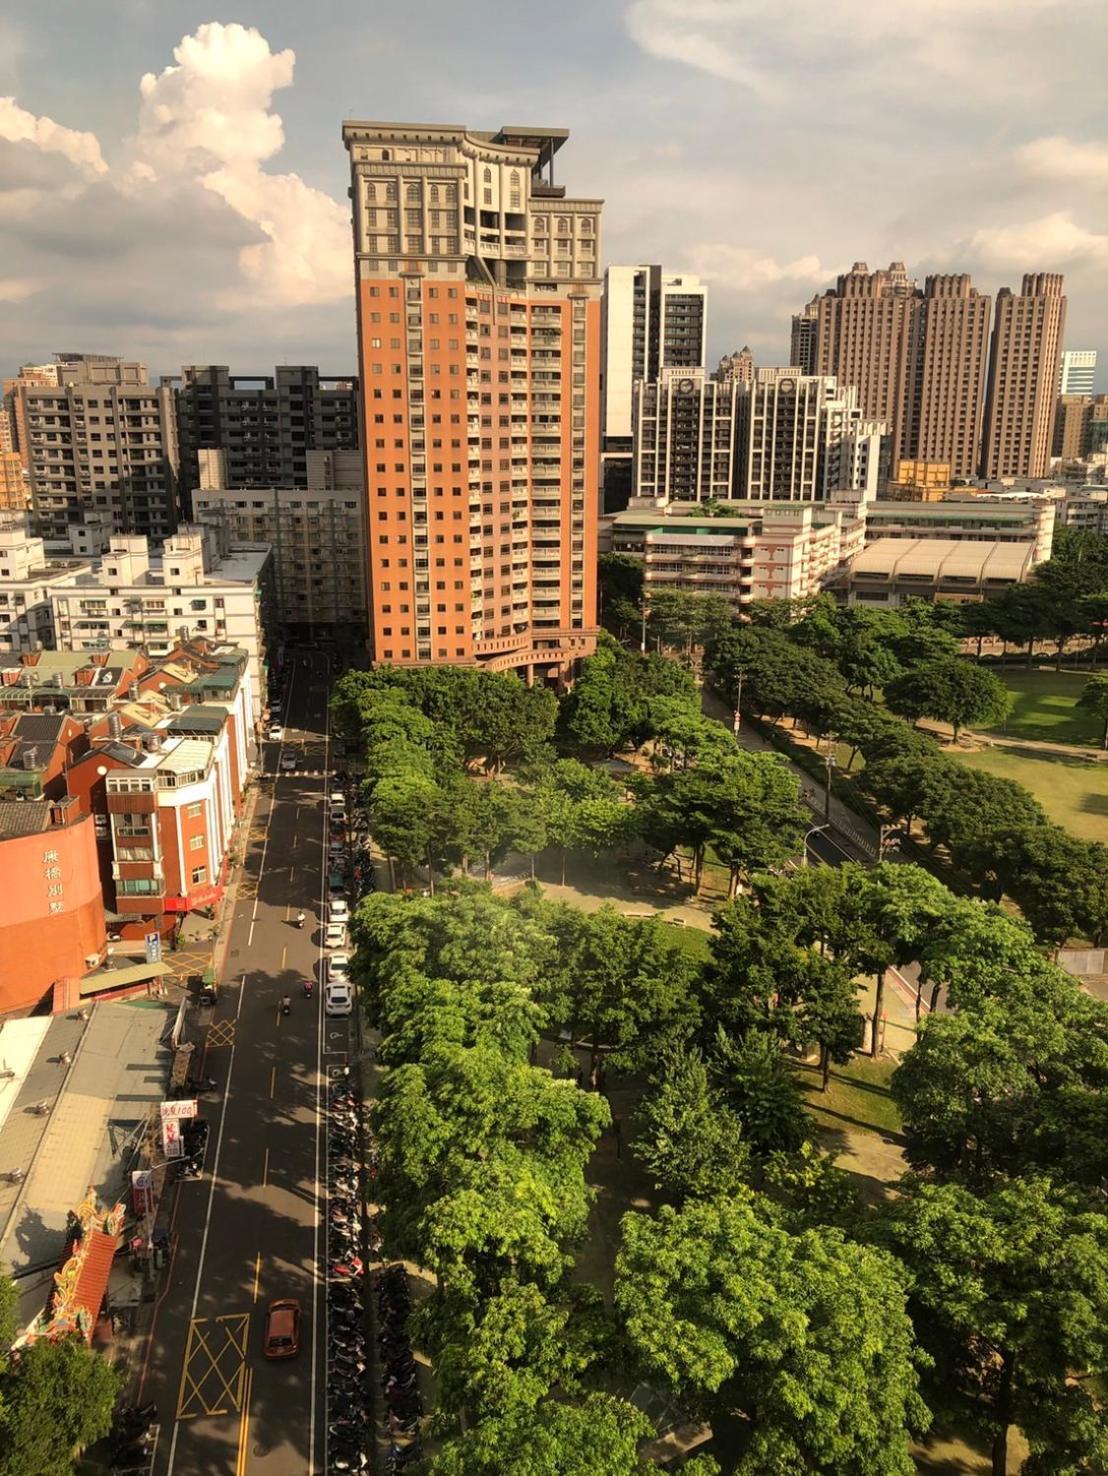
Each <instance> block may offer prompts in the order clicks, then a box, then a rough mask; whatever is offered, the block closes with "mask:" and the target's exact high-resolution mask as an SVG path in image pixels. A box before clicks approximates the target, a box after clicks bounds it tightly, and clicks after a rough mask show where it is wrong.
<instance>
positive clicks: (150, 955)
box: [146, 933, 162, 963]
mask: <svg viewBox="0 0 1108 1476" xmlns="http://www.w3.org/2000/svg"><path fill="white" fill-rule="evenodd" d="M161 961H162V935H161V934H160V933H147V934H146V962H147V963H161Z"/></svg>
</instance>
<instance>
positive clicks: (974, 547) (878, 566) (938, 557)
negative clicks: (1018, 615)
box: [850, 538, 1035, 583]
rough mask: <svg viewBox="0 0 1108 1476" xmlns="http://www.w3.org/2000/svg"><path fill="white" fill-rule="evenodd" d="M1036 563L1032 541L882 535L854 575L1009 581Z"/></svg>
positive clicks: (869, 547) (857, 564) (859, 558)
mask: <svg viewBox="0 0 1108 1476" xmlns="http://www.w3.org/2000/svg"><path fill="white" fill-rule="evenodd" d="M1034 567H1035V551H1034V547H1033V545H1032V544H1030V543H994V542H981V543H978V542H969V541H966V540H965V539H960V538H879V539H878V540H877V541H876V542H875V543H870V544H868V545H867V546H866V547H865V548H864V549H863V550H862V551H861V553H860V554H858V556H857V558H855V560H854V561H853V563H852V564H851V566H850V578H851V579H854V578H857V577H858V576H859V575H860V576H861V577H863V578H864V577H865V576H866V575H872V576H874V577H881V578H891V579H896V578H901V577H903V576H905V575H908V576H917V577H918V576H928V577H930V578H931V579H933V580H934V581H935V582H936V583H938V582H939V581H940V580H943V579H958V580H965V581H974V582H976V583H982V582H984V581H987V580H994V579H995V580H999V581H1002V582H1005V583H1009V582H1012V581H1016V580H1023V579H1026V578H1027V577H1028V576H1029V575H1030V573H1031V571H1032V569H1033V568H1034Z"/></svg>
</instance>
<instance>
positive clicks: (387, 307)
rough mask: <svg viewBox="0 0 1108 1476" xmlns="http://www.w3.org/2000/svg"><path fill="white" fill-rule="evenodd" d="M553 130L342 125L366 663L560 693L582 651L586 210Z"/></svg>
mask: <svg viewBox="0 0 1108 1476" xmlns="http://www.w3.org/2000/svg"><path fill="white" fill-rule="evenodd" d="M568 136H569V135H568V133H567V131H566V130H564V129H557V128H524V127H510V128H501V129H500V130H499V131H497V132H496V133H485V132H477V131H475V130H471V129H468V128H465V127H460V126H457V125H453V124H443V125H439V124H429V123H362V122H347V123H344V124H343V142H344V143H345V144H346V147H347V149H348V151H349V154H350V166H351V192H350V194H351V200H352V202H353V211H354V254H355V272H356V293H357V310H358V344H359V383H360V396H361V408H362V425H363V427H364V441H363V447H364V456H365V469H366V484H365V485H366V496H367V520H366V527H367V532H368V539H369V601H370V630H371V640H372V645H373V658H374V660H375V661H379V662H391V663H394V664H400V665H415V664H419V663H423V662H436V663H443V662H449V663H456V664H459V665H475V664H477V665H482V666H486V667H488V668H490V669H493V670H518V671H522V672H523V673H524V674H525V675H526V676H527V677H528V678H529V679H538V680H551V679H553V680H560V679H562V678H563V677H565V675H566V674H567V673H568V672H569V670H570V668H571V667H572V665H573V663H574V662H575V661H577V660H578V659H579V658H580V657H582V656H587V655H588V654H589V653H590V652H591V651H592V650H593V649H594V647H595V644H596V634H597V624H596V519H597V473H598V467H599V461H600V292H601V285H600V275H599V270H600V269H599V262H600V210H601V202H600V201H599V200H591V199H580V198H571V197H569V196H567V194H566V190H565V186H564V185H559V184H555V182H554V156H555V155H556V153H557V152H558V150H559V149H560V148H561V146H562V144H564V143H565V141H566V139H567V138H568Z"/></svg>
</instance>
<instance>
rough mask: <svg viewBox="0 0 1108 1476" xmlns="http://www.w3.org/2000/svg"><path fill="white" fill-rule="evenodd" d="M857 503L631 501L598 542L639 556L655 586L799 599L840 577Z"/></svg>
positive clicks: (857, 521) (854, 545)
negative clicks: (713, 506)
mask: <svg viewBox="0 0 1108 1476" xmlns="http://www.w3.org/2000/svg"><path fill="white" fill-rule="evenodd" d="M864 535H865V522H864V518H863V517H862V516H861V514H860V511H859V506H858V504H857V503H853V502H841V503H774V502H746V503H743V502H732V503H728V504H727V505H726V507H725V508H723V509H720V510H716V511H713V512H712V513H711V514H709V513H708V512H706V511H705V510H704V509H703V508H702V507H700V506H699V505H698V504H696V503H675V502H671V503H668V504H666V505H664V506H657V507H654V508H643V507H641V506H640V507H632V508H629V509H627V511H625V512H621V513H618V514H616V515H615V516H614V517H613V518H610V519H607V520H606V521H605V522H604V523H602V525H601V548H602V550H604V551H609V550H610V551H611V552H613V553H625V554H629V555H631V556H632V557H634V558H638V559H641V560H642V564H643V582H644V588H645V590H646V598H647V602H648V603H649V599H650V594H651V592H652V591H654V590H659V589H661V590H682V591H686V592H689V593H695V594H718V595H722V596H724V598H726V599H727V600H728V601H729V602H730V603H731V605H732V607H733V608H734V609H735V611H736V613H737V612H738V611H739V610H741V609H742V608H743V606H745V605H748V604H749V603H750V602H751V601H752V600H759V599H802V598H804V597H806V596H808V595H811V594H815V593H816V592H818V591H819V590H820V589H821V588H822V587H823V586H824V585H825V584H826V583H828V582H829V581H830V580H832V579H834V578H835V577H837V576H838V575H839V574H840V573H841V572H842V571H843V570H844V568H845V566H846V564H847V563H848V562H849V560H850V559H851V558H853V557H854V555H855V554H856V553H858V552H859V551H860V550H861V548H862V544H863V539H864Z"/></svg>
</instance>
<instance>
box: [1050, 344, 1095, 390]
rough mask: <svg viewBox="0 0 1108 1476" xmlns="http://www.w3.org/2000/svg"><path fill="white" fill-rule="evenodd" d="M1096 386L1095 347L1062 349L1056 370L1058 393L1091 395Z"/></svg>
mask: <svg viewBox="0 0 1108 1476" xmlns="http://www.w3.org/2000/svg"><path fill="white" fill-rule="evenodd" d="M1095 387H1096V349H1063V350H1062V362H1061V368H1060V369H1059V372H1058V393H1059V394H1060V395H1091V394H1092V392H1093V390H1094V389H1095Z"/></svg>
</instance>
